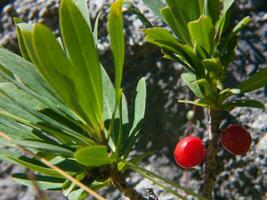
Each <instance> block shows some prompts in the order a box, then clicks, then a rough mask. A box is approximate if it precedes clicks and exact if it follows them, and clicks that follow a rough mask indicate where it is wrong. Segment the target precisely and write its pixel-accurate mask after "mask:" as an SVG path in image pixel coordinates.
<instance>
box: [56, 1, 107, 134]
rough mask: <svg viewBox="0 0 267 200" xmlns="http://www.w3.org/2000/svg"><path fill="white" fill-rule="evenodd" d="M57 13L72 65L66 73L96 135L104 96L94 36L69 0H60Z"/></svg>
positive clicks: (100, 120)
mask: <svg viewBox="0 0 267 200" xmlns="http://www.w3.org/2000/svg"><path fill="white" fill-rule="evenodd" d="M59 13H60V29H61V34H62V39H63V43H64V46H65V48H66V50H67V55H68V57H69V58H70V60H71V62H72V65H71V66H70V69H68V70H69V72H67V74H68V77H69V78H70V79H71V80H72V81H73V83H75V87H76V95H77V96H76V98H77V99H78V100H79V103H80V104H81V105H80V106H81V107H82V110H83V111H84V112H85V113H86V115H87V117H88V119H89V121H90V122H91V123H92V126H93V128H94V130H95V131H96V132H97V133H98V132H99V131H100V130H99V126H100V128H102V127H103V124H102V123H103V116H102V112H103V110H102V105H103V104H102V101H103V97H102V82H101V70H100V62H99V57H98V53H97V50H96V47H95V42H94V37H93V34H92V32H91V30H90V28H89V26H88V24H87V23H86V21H85V20H84V17H83V16H82V14H81V12H80V10H79V9H78V8H77V7H76V6H75V4H74V2H73V1H72V0H63V1H62V2H61V6H60V11H59ZM77 50H78V51H77ZM54 58H56V57H54ZM67 66H68V65H67ZM65 68H67V67H65ZM66 71H67V70H66ZM73 83H70V84H73Z"/></svg>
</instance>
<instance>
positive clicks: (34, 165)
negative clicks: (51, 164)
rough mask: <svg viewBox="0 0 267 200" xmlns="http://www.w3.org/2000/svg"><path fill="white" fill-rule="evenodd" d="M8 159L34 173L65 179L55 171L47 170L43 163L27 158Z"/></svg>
mask: <svg viewBox="0 0 267 200" xmlns="http://www.w3.org/2000/svg"><path fill="white" fill-rule="evenodd" d="M7 159H8V160H9V161H11V162H13V163H15V164H18V165H21V166H23V167H26V168H28V169H30V170H33V171H34V172H39V173H41V174H44V175H49V176H53V177H57V178H63V177H62V175H60V174H59V173H57V172H56V171H54V170H53V169H50V168H47V167H46V166H44V165H43V164H42V163H41V162H39V161H37V160H34V159H30V158H27V157H25V156H17V157H14V156H12V157H11V156H8V157H7Z"/></svg>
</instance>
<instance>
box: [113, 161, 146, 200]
mask: <svg viewBox="0 0 267 200" xmlns="http://www.w3.org/2000/svg"><path fill="white" fill-rule="evenodd" d="M110 177H111V181H112V184H113V186H114V187H115V188H116V189H118V190H119V191H120V192H122V193H123V194H124V196H126V197H128V198H129V199H130V200H144V198H143V197H142V196H141V194H139V193H138V192H137V191H136V190H134V189H133V188H132V187H131V186H130V185H129V184H128V183H127V182H126V180H125V178H124V177H123V175H122V174H121V172H120V171H119V170H118V169H117V166H114V167H113V168H112V169H111V176H110Z"/></svg>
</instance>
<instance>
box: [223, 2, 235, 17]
mask: <svg viewBox="0 0 267 200" xmlns="http://www.w3.org/2000/svg"><path fill="white" fill-rule="evenodd" d="M234 2H235V0H223V11H222V13H223V14H225V13H226V12H227V11H228V10H229V9H230V8H231V6H232V5H233V3H234Z"/></svg>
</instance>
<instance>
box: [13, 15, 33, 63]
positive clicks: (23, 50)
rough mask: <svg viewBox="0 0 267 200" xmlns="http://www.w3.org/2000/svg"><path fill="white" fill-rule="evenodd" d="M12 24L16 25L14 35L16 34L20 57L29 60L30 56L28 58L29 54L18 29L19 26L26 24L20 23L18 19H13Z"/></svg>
mask: <svg viewBox="0 0 267 200" xmlns="http://www.w3.org/2000/svg"><path fill="white" fill-rule="evenodd" d="M14 22H15V24H16V33H17V37H18V43H19V48H20V53H21V55H22V56H23V58H24V59H26V60H30V56H29V54H28V52H27V47H26V46H25V44H24V41H23V37H22V34H21V28H20V27H19V26H20V25H26V24H24V23H22V21H21V20H20V19H18V18H14ZM26 26H27V25H26Z"/></svg>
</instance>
